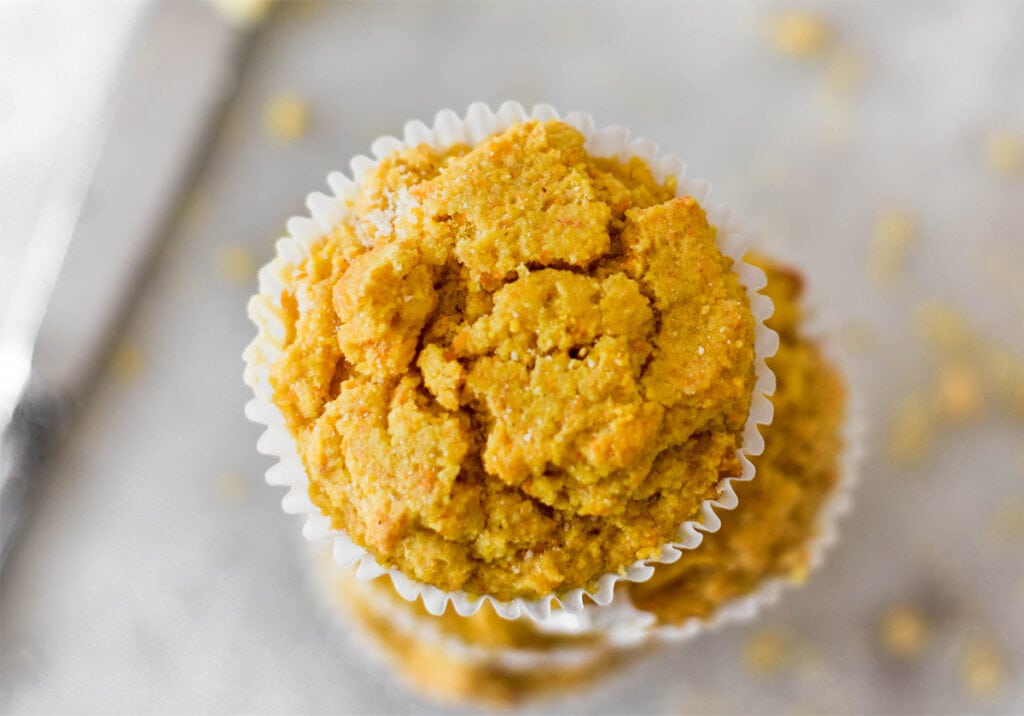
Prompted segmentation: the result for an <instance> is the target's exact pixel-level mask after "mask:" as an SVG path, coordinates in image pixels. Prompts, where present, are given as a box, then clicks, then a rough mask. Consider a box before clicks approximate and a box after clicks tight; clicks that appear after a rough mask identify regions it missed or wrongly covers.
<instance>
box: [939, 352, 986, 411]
mask: <svg viewBox="0 0 1024 716" xmlns="http://www.w3.org/2000/svg"><path fill="white" fill-rule="evenodd" d="M936 383H937V385H936V388H937V390H936V400H937V404H938V410H939V413H940V414H941V415H942V416H943V417H945V418H948V419H950V420H953V421H956V422H961V421H964V420H970V419H971V418H976V417H978V415H979V414H980V413H981V410H982V407H983V404H984V397H983V393H982V389H981V377H980V375H979V374H978V370H977V368H976V367H975V366H974V365H973V364H971V363H970V362H968V361H965V360H955V361H950V362H948V363H946V364H945V365H942V366H940V367H939V373H938V376H937V379H936Z"/></svg>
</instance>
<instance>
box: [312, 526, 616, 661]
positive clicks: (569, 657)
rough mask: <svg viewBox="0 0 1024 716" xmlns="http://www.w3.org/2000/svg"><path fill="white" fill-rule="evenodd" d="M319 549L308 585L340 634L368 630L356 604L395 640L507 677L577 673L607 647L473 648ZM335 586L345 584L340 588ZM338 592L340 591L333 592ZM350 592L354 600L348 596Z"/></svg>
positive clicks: (595, 643)
mask: <svg viewBox="0 0 1024 716" xmlns="http://www.w3.org/2000/svg"><path fill="white" fill-rule="evenodd" d="M324 544H325V543H324V542H321V543H319V544H318V545H314V546H313V548H311V549H310V550H309V551H310V560H309V564H310V579H311V581H312V582H313V586H314V588H315V590H316V592H317V594H318V595H319V598H320V601H321V603H322V605H323V607H324V609H325V610H326V611H327V612H328V614H329V615H331V617H332V618H334V619H335V620H336V621H337V623H338V625H339V627H341V628H342V629H343V630H344V631H345V633H351V632H352V631H357V632H359V633H365V632H367V631H368V630H369V627H367V626H366V625H364V624H361V623H360V622H359V620H358V619H357V618H356V614H355V612H354V611H353V609H352V607H351V606H349V604H348V602H349V600H351V599H353V598H354V599H359V600H360V603H361V605H362V606H363V607H364V608H366V609H367V610H368V611H369V612H370V613H372V614H373V615H374V617H376V618H378V619H380V620H382V621H384V622H386V623H387V624H388V625H389V628H390V629H392V630H393V631H394V632H395V633H396V634H398V635H400V636H402V637H403V638H405V639H408V640H410V641H412V642H416V643H419V644H426V645H428V646H431V647H433V648H436V649H439V650H442V651H444V652H445V654H447V655H448V656H449V657H451V658H453V659H456V660H458V661H460V662H462V663H463V664H467V665H486V666H492V667H495V668H498V669H501V670H502V671H505V672H511V673H526V672H534V673H536V672H538V671H543V670H561V669H578V668H582V667H585V666H587V665H588V664H593V663H596V662H598V661H600V660H602V659H604V658H605V657H607V656H608V654H609V650H610V645H609V644H608V643H607V642H605V641H603V640H599V639H596V640H595V641H593V642H588V643H585V644H576V645H565V646H558V647H553V648H549V649H521V648H512V647H494V646H485V645H482V644H474V643H472V642H468V641H466V640H465V639H462V638H460V637H458V636H455V635H452V634H448V633H445V631H444V630H443V629H442V628H441V627H440V624H439V623H438V621H437V620H436V619H434V618H433V617H426V618H425V617H423V616H421V615H419V614H416V613H415V612H414V611H412V610H411V609H409V608H402V606H401V605H400V604H396V603H394V602H393V601H391V600H389V599H380V598H378V597H377V595H375V594H373V593H372V591H371V590H370V588H369V586H370V585H369V584H368V583H366V582H361V581H360V580H357V579H356V577H355V575H353V574H351V573H350V572H342V571H341V570H345V568H344V567H340V566H339V565H338V564H336V563H335V562H334V560H333V557H332V556H331V554H330V551H329V550H327V551H326V554H325V550H324V549H323V545H324ZM339 580H351V583H349V584H345V585H341V584H340V582H339ZM339 586H343V589H344V591H342V589H339ZM353 591H355V592H356V594H354V595H353V594H352V592H353Z"/></svg>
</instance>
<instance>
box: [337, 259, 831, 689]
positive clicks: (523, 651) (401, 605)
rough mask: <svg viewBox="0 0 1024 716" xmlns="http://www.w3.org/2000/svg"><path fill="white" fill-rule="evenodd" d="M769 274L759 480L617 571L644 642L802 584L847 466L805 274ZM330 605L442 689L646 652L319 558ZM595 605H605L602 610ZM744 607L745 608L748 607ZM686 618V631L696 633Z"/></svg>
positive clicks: (575, 669) (393, 658) (576, 682)
mask: <svg viewBox="0 0 1024 716" xmlns="http://www.w3.org/2000/svg"><path fill="white" fill-rule="evenodd" d="M752 260H753V261H754V262H755V263H756V264H757V265H759V266H761V267H763V268H764V270H765V272H766V274H767V276H768V285H767V288H766V293H767V294H768V295H769V296H770V297H771V298H772V300H773V302H774V303H775V313H774V315H773V316H772V317H771V318H770V319H769V320H768V324H769V325H770V326H771V327H772V328H774V329H775V330H776V331H777V332H778V334H779V336H780V344H779V349H778V352H777V354H776V355H775V356H774V357H773V358H772V359H770V361H769V362H770V365H771V367H772V369H773V370H774V372H775V375H776V377H777V380H778V387H777V389H776V393H775V396H774V399H773V402H774V404H775V407H776V412H775V418H774V420H773V422H772V424H771V425H770V426H768V427H766V428H765V430H764V432H765V450H764V453H763V454H762V455H760V456H759V457H756V458H754V459H753V460H754V463H755V466H756V468H757V479H756V480H753V481H750V482H745V483H741V484H739V485H737V489H736V491H737V493H739V496H740V503H739V505H738V507H737V508H736V509H735V510H733V511H731V512H725V513H723V514H722V526H721V528H720V529H719V530H718V531H717V532H715V533H714V534H709V535H707V536H706V537H705V538H704V541H703V542H702V543H701V544H700V545H699V546H698V547H696V548H695V549H693V550H688V551H686V552H684V553H683V555H682V557H681V558H680V559H679V560H678V561H677V562H675V563H673V564H661V565H658V566H657V568H656V569H655V571H654V576H653V577H652V578H651V579H650V580H648V581H646V582H641V583H632V582H623V583H621V584H620V585H619V587H618V589H619V591H620V592H621V594H620V595H618V596H617V598H616V604H613V605H612V606H611V607H609V608H608V609H617V608H620V607H621V606H622V605H628V607H629V608H630V609H632V610H635V611H636V612H637V613H638V614H641V615H643V616H644V617H646V619H645V620H643V621H642V624H643V627H642V629H643V635H642V636H643V637H644V638H642V639H640V640H638V642H637V644H638V645H639V646H640V647H643V646H645V645H647V646H649V645H651V644H652V643H653V642H655V641H657V639H656V638H657V637H664V636H675V635H679V634H681V633H683V632H681V631H680V627H682V626H683V625H686V624H690V625H692V624H700V625H707V624H709V623H714V622H715V621H716V620H718V619H720V617H721V615H722V614H724V613H726V612H727V611H728V610H729V609H730V608H731V607H733V606H735V605H736V604H737V603H739V602H741V601H742V600H744V599H746V598H749V597H751V595H755V594H756V593H758V592H761V591H764V590H765V588H766V586H767V585H770V584H772V583H773V582H775V581H776V580H779V579H785V580H789V581H793V582H796V583H801V582H802V581H803V579H804V577H805V575H806V573H807V570H808V569H809V567H810V566H811V565H810V555H811V554H812V553H813V552H815V551H816V550H817V549H818V548H819V547H820V542H821V537H822V532H823V530H824V529H825V528H826V527H827V524H826V522H827V520H828V519H829V516H828V515H827V513H826V510H825V506H826V504H827V502H828V500H829V499H830V498H833V497H834V496H835V495H836V492H837V486H838V485H839V484H840V478H841V477H844V478H845V477H848V476H842V475H841V470H842V464H843V462H844V461H843V456H844V453H845V452H846V451H847V450H848V449H849V448H848V446H846V445H844V442H843V423H844V422H845V415H846V412H847V410H846V395H845V387H844V383H843V379H842V376H841V374H840V372H839V370H838V368H837V366H836V365H834V364H833V363H832V362H831V361H830V360H829V359H828V358H827V357H826V356H825V354H824V351H823V349H822V347H821V345H820V344H819V342H817V341H816V340H814V339H813V338H812V337H810V336H809V335H808V334H807V332H806V331H805V329H804V327H803V326H804V323H805V318H804V308H803V306H802V303H801V294H802V290H803V281H802V279H801V277H800V275H799V274H798V273H797V272H796V271H795V270H793V269H791V268H788V267H785V266H782V265H780V264H777V263H774V262H771V261H770V260H768V259H766V258H763V257H755V258H753V259H752ZM317 571H318V572H319V575H320V578H321V581H322V582H325V583H326V587H327V591H326V596H327V605H328V608H329V609H330V610H332V611H333V612H336V613H339V614H345V615H348V617H349V620H350V622H351V624H349V626H350V627H351V628H355V629H357V630H360V631H361V632H363V633H366V634H368V635H369V636H370V637H371V639H372V640H373V642H374V643H376V644H377V645H378V647H379V648H380V649H381V650H382V651H383V652H384V654H385V655H387V657H388V659H389V661H390V662H391V663H392V664H394V665H395V666H396V668H397V669H398V671H399V673H400V674H401V675H402V676H403V678H404V679H405V680H406V681H408V682H409V683H410V684H411V685H412V686H413V687H414V688H415V689H416V690H417V691H419V692H421V693H425V694H426V695H428V696H431V697H433V698H437V699H441V700H483V701H493V702H498V703H510V702H514V701H520V700H525V699H533V698H537V697H540V696H544V695H547V694H551V693H554V692H557V691H564V690H566V689H571V688H578V687H583V686H585V685H587V684H589V683H592V682H593V681H594V680H595V679H597V678H598V677H600V676H603V675H605V674H607V673H608V672H609V671H611V670H612V669H614V668H616V667H619V666H622V665H624V664H626V663H628V662H629V661H630V660H631V659H632V658H635V657H636V656H637V655H638V654H639V653H640V652H639V651H638V650H637V649H634V648H622V646H621V645H620V644H617V643H615V642H616V640H615V637H614V634H613V633H612V632H613V631H614V630H609V631H604V630H602V629H600V628H597V629H592V630H589V631H587V632H583V633H576V634H566V633H558V632H557V629H556V630H552V629H551V628H550V627H551V625H549V624H546V623H544V622H541V623H537V622H534V621H533V620H530V619H517V620H507V619H504V618H502V617H500V616H498V615H497V614H495V613H494V612H493V611H490V610H481V611H479V612H477V613H476V614H473V615H471V616H465V617H464V616H460V615H458V614H455V613H453V612H451V611H449V612H446V613H445V614H443V615H441V616H439V617H438V616H433V615H431V614H429V613H428V612H427V611H426V609H425V608H424V607H423V606H422V605H421V604H420V603H415V602H412V603H411V602H406V601H404V600H402V599H401V598H399V597H398V596H397V595H396V593H395V592H394V590H393V589H391V585H390V584H388V583H387V582H386V581H385V580H381V579H377V580H373V581H370V582H360V581H358V580H357V579H355V577H354V576H353V575H352V574H351V573H350V572H349V571H346V570H343V569H341V568H339V567H338V566H337V565H336V564H334V562H333V561H332V560H330V559H329V558H327V559H320V560H319V562H318V564H317ZM597 609H600V608H597ZM747 614H748V615H749V612H748V613H747ZM697 631H699V629H696V628H691V629H690V630H688V631H687V632H685V633H686V635H692V634H695V633H697Z"/></svg>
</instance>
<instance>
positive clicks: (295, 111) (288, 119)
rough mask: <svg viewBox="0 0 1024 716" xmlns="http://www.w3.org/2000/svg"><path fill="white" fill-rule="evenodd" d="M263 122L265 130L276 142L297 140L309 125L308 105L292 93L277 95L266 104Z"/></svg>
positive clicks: (288, 142)
mask: <svg viewBox="0 0 1024 716" xmlns="http://www.w3.org/2000/svg"><path fill="white" fill-rule="evenodd" d="M265 122H266V127H267V132H269V134H270V136H271V137H273V138H274V139H275V140H277V141H278V142H282V143H285V144H290V143H292V142H295V141H298V140H299V139H302V137H303V136H305V134H306V130H307V129H308V127H309V105H308V104H307V103H306V101H305V100H304V99H302V98H301V97H299V96H297V95H294V94H282V95H278V96H277V97H274V98H273V99H272V100H271V101H270V103H269V104H268V105H267V109H266V116H265Z"/></svg>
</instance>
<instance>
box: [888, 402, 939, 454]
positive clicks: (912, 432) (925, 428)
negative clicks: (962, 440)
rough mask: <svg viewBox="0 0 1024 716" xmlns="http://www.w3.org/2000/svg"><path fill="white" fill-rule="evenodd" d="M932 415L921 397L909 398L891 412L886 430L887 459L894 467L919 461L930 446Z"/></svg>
mask: <svg viewBox="0 0 1024 716" xmlns="http://www.w3.org/2000/svg"><path fill="white" fill-rule="evenodd" d="M934 427H935V414H934V410H933V409H932V407H931V404H930V402H929V401H928V400H927V399H926V398H924V396H921V395H910V396H908V397H906V398H904V399H903V400H902V401H900V402H899V403H898V404H897V405H896V407H895V409H894V410H893V417H892V422H891V424H890V428H889V457H890V459H891V460H892V461H893V462H895V463H896V464H898V465H905V466H906V465H912V464H915V463H918V462H920V461H921V459H922V458H923V457H924V456H925V454H926V453H927V452H928V448H929V447H930V446H931V441H932V432H933V430H934Z"/></svg>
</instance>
